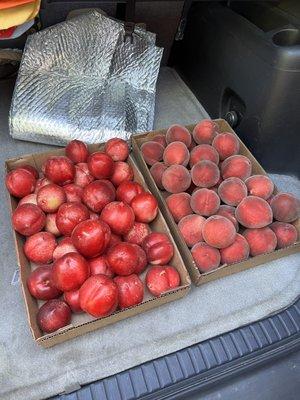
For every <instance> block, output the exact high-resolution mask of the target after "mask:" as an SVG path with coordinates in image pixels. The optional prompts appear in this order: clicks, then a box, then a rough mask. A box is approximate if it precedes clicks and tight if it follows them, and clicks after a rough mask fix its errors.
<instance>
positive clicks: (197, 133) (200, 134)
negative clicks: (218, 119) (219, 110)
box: [193, 119, 219, 144]
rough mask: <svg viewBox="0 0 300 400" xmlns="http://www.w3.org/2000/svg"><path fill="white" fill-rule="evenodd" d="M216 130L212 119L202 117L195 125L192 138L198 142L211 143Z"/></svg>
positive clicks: (216, 126) (216, 127)
mask: <svg viewBox="0 0 300 400" xmlns="http://www.w3.org/2000/svg"><path fill="white" fill-rule="evenodd" d="M218 131H219V129H218V125H217V124H216V123H215V122H214V121H211V120H209V119H203V120H202V121H200V122H198V124H197V125H196V126H195V128H194V130H193V138H194V140H195V142H196V143H198V144H211V143H212V141H213V139H214V138H215V137H216V136H217V134H218Z"/></svg>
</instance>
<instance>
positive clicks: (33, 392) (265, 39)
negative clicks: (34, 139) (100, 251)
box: [0, 0, 300, 400]
mask: <svg viewBox="0 0 300 400" xmlns="http://www.w3.org/2000/svg"><path fill="white" fill-rule="evenodd" d="M242 3H244V2H229V4H227V2H193V3H192V4H187V3H184V2H182V1H153V2H151V1H149V2H148V1H145V2H144V1H142V2H137V4H136V13H135V21H136V22H141V23H145V24H146V26H147V29H148V30H150V31H153V32H155V33H156V34H157V43H158V45H159V46H162V47H164V48H165V51H164V56H163V60H162V65H161V68H160V72H159V77H158V83H157V95H156V105H155V122H154V129H163V128H167V127H168V126H169V125H171V124H174V123H180V124H183V125H189V124H193V123H196V122H198V121H200V120H201V119H204V118H212V119H213V118H225V119H226V120H227V121H228V122H229V123H230V125H231V126H232V127H233V128H234V129H235V131H236V132H237V134H238V135H239V137H240V138H241V139H242V140H243V141H244V143H245V144H246V145H247V146H248V148H249V149H250V151H251V152H252V153H253V155H254V156H255V157H256V158H257V159H258V161H259V162H260V163H261V164H262V166H263V167H264V168H265V169H266V171H267V172H268V173H270V174H271V176H272V178H273V180H274V181H275V183H276V184H277V185H278V187H279V189H282V190H285V191H290V192H293V193H295V194H296V195H298V196H299V193H300V182H299V180H298V179H299V176H300V167H299V150H300V142H299V135H298V129H299V128H298V123H299V117H298V111H297V108H298V105H299V104H300V97H299V96H300V92H299V91H296V90H295V87H296V86H297V85H299V81H300V42H299V27H300V19H299V14H297V12H298V11H299V10H298V11H297V7H296V6H297V4H296V3H297V2H288V3H289V7H288V6H287V5H286V4H285V2H263V3H262V2H258V3H259V4H258V3H257V4H256V2H245V3H246V4H242ZM81 8H101V9H102V10H104V11H105V12H106V13H107V14H108V15H109V16H111V17H115V18H119V19H124V18H125V10H126V7H125V3H124V2H113V1H112V2H109V1H108V2H98V1H93V2H90V1H87V2H80V1H73V0H69V1H59V0H55V1H50V0H47V1H42V6H41V11H40V25H41V27H42V28H45V27H48V26H51V25H53V24H55V23H57V22H61V21H63V20H65V18H66V17H67V15H68V13H69V12H70V11H72V10H75V9H81ZM179 27H181V29H180V30H178V28H179ZM25 40H26V37H25V36H23V37H21V38H19V39H15V40H12V41H2V42H1V41H0V49H1V48H8V47H10V48H20V49H22V48H23V46H24V42H25ZM0 72H1V70H0ZM15 76H16V75H14V74H13V71H11V70H9V76H6V77H5V78H3V79H1V80H0V126H1V128H0V141H1V149H2V152H1V161H2V162H4V160H5V159H8V158H13V157H17V156H19V155H23V154H28V153H34V152H41V151H47V150H50V149H51V148H53V147H51V146H48V145H44V144H36V143H29V142H26V141H19V140H13V139H12V138H11V137H10V135H9V126H8V115H9V109H10V104H11V98H12V95H13V89H14V85H15ZM2 171H3V169H2ZM5 195H6V194H5V193H4V191H2V192H1V196H2V197H1V207H0V215H1V220H2V223H3V232H4V234H3V245H2V259H3V269H2V270H3V274H2V277H3V278H1V282H0V287H1V292H2V296H3V297H4V302H3V303H4V307H2V312H1V313H0V318H1V333H0V337H1V340H0V351H1V353H3V356H1V359H2V361H1V362H0V368H3V382H2V385H3V388H4V391H3V396H2V398H4V399H18V398H32V399H43V398H47V397H49V396H55V397H52V398H53V399H54V398H55V399H56V400H62V399H64V400H74V399H84V400H87V399H101V400H102V399H104V400H105V399H109V400H110V399H123V400H125V399H126V400H127V399H128V400H129V399H137V398H141V399H152V398H153V399H154V398H157V399H168V398H185V399H187V398H189V396H192V395H193V394H195V396H196V397H194V398H199V397H200V396H201V397H202V394H203V393H204V390H207V389H210V390H212V388H213V389H214V390H217V388H219V389H220V396H222V390H223V389H222V390H221V388H223V386H221V385H222V384H223V385H224V382H230V380H232V379H233V378H234V377H236V376H240V375H242V374H246V373H247V371H250V370H255V371H258V368H259V367H261V366H265V367H264V369H263V372H262V377H260V378H259V382H261V387H258V388H257V391H255V392H254V393H253V397H249V399H250V398H258V397H259V396H260V393H265V392H263V389H262V388H263V386H264V384H265V379H266V375H267V374H268V372H265V371H268V370H269V368H270V363H271V364H272V365H273V366H274V365H277V364H276V363H277V359H279V358H280V357H282V356H284V355H285V356H287V355H289V354H291V353H295V352H297V351H298V350H299V343H300V342H299V339H300V303H299V300H297V299H298V297H299V288H300V274H299V263H300V258H299V254H296V255H291V256H289V257H286V258H283V259H281V260H278V261H273V262H271V263H268V264H266V265H263V266H258V267H256V268H253V269H250V270H248V271H244V272H242V273H239V274H236V275H234V276H229V277H226V278H223V279H219V280H217V281H216V282H211V283H208V284H205V285H202V286H200V287H193V289H192V291H191V293H190V295H188V296H187V297H186V298H185V299H182V300H178V301H176V302H175V303H171V304H170V305H168V306H162V307H160V308H158V309H157V310H154V311H151V312H147V313H145V314H144V315H142V316H137V317H133V318H130V319H128V320H126V321H123V322H119V323H117V324H115V325H112V326H110V327H106V328H102V329H101V330H99V331H96V332H93V333H89V334H87V335H84V336H82V337H80V338H77V339H74V340H71V341H70V342H69V343H65V344H61V345H58V346H56V347H55V348H53V349H42V348H40V347H37V345H36V344H35V343H34V342H33V341H32V338H31V336H30V332H29V327H28V322H27V320H26V316H25V311H24V307H23V299H22V296H21V291H20V290H19V280H18V272H17V266H16V259H15V255H14V249H13V241H12V234H11V226H10V225H11V224H10V216H9V215H8V206H7V201H6V199H5ZM123 343H125V344H124V345H123ZM1 353H0V355H1ZM297 360H298V361H299V358H295V356H294V358H293V361H291V362H293V363H296V362H297ZM39 365H40V366H41V367H40V371H39ZM16 371H17V373H16ZM21 371H23V373H22V372H21ZM260 371H261V370H260ZM278 371H279V372H278V375H276V376H277V380H279V379H282V385H280V387H277V386H276V385H275V382H274V381H273V382H272V383H268V384H270V386H271V387H272V388H273V389H272V390H271V393H272V398H274V399H275V398H277V397H276V396H277V393H276V396H275V394H274V393H275V392H276V391H278V398H291V399H292V398H296V393H297V389H298V390H299V382H298V386H297V384H294V379H295V381H296V376H295V377H294V375H293V372H292V370H291V371H289V372H288V373H287V372H286V371H283V370H280V369H279V370H278ZM39 373H40V376H38V375H39ZM274 374H275V372H274ZM285 374H286V375H285ZM242 376H243V375H242ZM257 379H258V378H257ZM289 379H290V381H288V380H289ZM241 381H243V379H241V380H239V381H235V386H236V387H238V388H240V389H239V390H240V392H238V390H237V393H238V394H237V397H234V394H233V393H232V392H231V398H234V399H235V398H240V397H241V396H242V395H241V391H243V390H245V388H244V387H240V386H238V385H239V384H240V382H241ZM284 382H291V383H290V385H289V384H284ZM272 385H273V386H272ZM293 385H294V386H293ZM6 388H7V390H6ZM224 390H225V389H224ZM199 393H202V394H201V395H200V394H199ZM61 394H62V395H61ZM273 394H274V396H273ZM212 395H213V394H212ZM264 395H265V397H262V398H269V397H267V393H265V394H264ZM197 396H199V397H197ZM203 396H204V394H203ZM238 396H239V397H238ZM243 396H245V397H246V394H245V393H244V392H243ZM208 398H209V397H208ZM211 398H215V397H211ZM220 398H221V397H220ZM224 398H226V397H225V392H224ZM246 398H247V397H246Z"/></svg>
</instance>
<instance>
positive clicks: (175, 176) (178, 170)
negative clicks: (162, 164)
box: [161, 165, 191, 193]
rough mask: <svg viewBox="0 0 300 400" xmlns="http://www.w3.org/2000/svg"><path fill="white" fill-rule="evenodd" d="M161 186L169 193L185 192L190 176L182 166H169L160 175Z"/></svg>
mask: <svg viewBox="0 0 300 400" xmlns="http://www.w3.org/2000/svg"><path fill="white" fill-rule="evenodd" d="M161 181H162V185H163V187H164V188H165V190H167V191H168V192H170V193H180V192H185V191H186V190H187V189H188V188H189V186H190V184H191V175H190V172H189V171H188V169H187V168H185V167H184V166H183V165H171V166H170V167H168V168H167V169H166V170H165V172H164V173H163V175H162V180H161Z"/></svg>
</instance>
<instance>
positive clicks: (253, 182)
mask: <svg viewBox="0 0 300 400" xmlns="http://www.w3.org/2000/svg"><path fill="white" fill-rule="evenodd" d="M245 184H246V186H247V189H248V192H249V195H250V196H257V197H261V198H262V199H264V200H267V199H268V198H269V197H270V196H271V195H272V193H273V190H274V183H273V182H272V181H271V179H270V178H269V177H268V176H266V175H252V176H250V177H249V178H247V179H246V181H245Z"/></svg>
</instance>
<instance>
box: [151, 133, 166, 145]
mask: <svg viewBox="0 0 300 400" xmlns="http://www.w3.org/2000/svg"><path fill="white" fill-rule="evenodd" d="M151 140H153V142H157V143H159V144H161V145H162V146H163V147H167V141H166V137H165V136H164V135H155V136H153V138H151Z"/></svg>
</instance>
